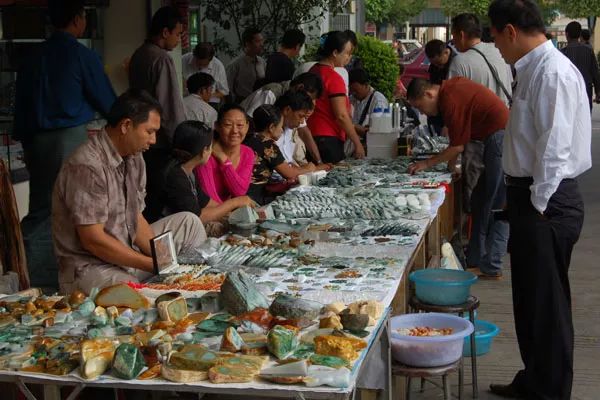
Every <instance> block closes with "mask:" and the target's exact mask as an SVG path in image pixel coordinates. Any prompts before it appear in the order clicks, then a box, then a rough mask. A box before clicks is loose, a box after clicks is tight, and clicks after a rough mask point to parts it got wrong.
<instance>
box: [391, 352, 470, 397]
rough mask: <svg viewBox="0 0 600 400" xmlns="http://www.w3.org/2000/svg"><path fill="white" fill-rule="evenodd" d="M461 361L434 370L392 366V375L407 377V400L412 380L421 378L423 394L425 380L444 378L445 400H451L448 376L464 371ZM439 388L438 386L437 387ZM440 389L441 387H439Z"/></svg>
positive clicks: (459, 390)
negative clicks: (437, 377)
mask: <svg viewBox="0 0 600 400" xmlns="http://www.w3.org/2000/svg"><path fill="white" fill-rule="evenodd" d="M461 361H462V360H459V361H456V362H455V363H453V364H449V365H444V366H442V367H433V368H420V367H409V366H407V365H402V364H397V363H394V364H392V375H394V376H404V377H406V400H410V382H411V380H412V378H420V379H421V392H423V390H424V388H425V385H424V384H425V380H426V379H428V378H433V377H436V376H441V377H442V386H443V389H444V400H450V399H451V397H452V393H451V392H450V383H449V382H448V375H450V374H451V373H452V372H455V371H457V370H458V371H459V373H460V372H461V370H462V365H461ZM436 386H437V385H436ZM438 387H439V386H438ZM462 393H463V387H462V380H459V386H458V398H459V400H462Z"/></svg>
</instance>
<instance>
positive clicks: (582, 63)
mask: <svg viewBox="0 0 600 400" xmlns="http://www.w3.org/2000/svg"><path fill="white" fill-rule="evenodd" d="M561 51H562V52H563V54H564V55H565V56H567V58H568V59H569V60H571V62H572V63H573V64H574V65H575V66H576V67H577V69H578V70H579V72H581V75H583V80H584V81H585V86H586V89H587V94H588V98H589V100H590V103H591V102H592V85H593V86H594V88H595V90H596V96H598V95H599V93H600V72H599V71H598V61H597V60H596V56H595V55H594V51H593V50H592V49H590V48H589V47H588V46H586V45H585V44H583V43H578V42H576V43H569V44H568V45H567V46H566V47H565V48H563V49H562V50H561Z"/></svg>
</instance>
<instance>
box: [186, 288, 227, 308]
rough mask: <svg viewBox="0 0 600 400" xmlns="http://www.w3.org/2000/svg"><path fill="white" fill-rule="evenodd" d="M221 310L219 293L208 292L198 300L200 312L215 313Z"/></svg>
mask: <svg viewBox="0 0 600 400" xmlns="http://www.w3.org/2000/svg"><path fill="white" fill-rule="evenodd" d="M188 301H189V300H188ZM188 305H189V303H188ZM222 308H223V307H222V306H221V302H220V297H219V292H208V293H206V294H205V295H204V296H202V297H201V298H200V310H201V311H203V312H209V313H216V312H219V311H221V309H222Z"/></svg>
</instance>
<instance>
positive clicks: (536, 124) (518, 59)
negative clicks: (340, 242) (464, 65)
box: [488, 0, 592, 400]
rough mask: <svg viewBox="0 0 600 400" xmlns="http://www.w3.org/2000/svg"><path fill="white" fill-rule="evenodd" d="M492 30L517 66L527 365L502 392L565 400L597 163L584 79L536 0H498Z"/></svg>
mask: <svg viewBox="0 0 600 400" xmlns="http://www.w3.org/2000/svg"><path fill="white" fill-rule="evenodd" d="M488 15H489V17H490V21H491V33H492V35H493V36H494V39H495V43H496V47H498V49H499V50H500V52H501V53H502V56H503V57H504V59H505V60H506V61H507V62H508V63H510V64H514V67H515V70H516V78H515V82H516V85H515V88H514V90H513V103H512V107H511V110H510V117H509V122H508V127H507V130H506V136H505V138H504V152H503V157H504V158H503V168H504V172H505V173H506V184H507V207H508V208H507V216H508V221H509V224H510V239H509V245H508V247H509V252H510V262H511V270H512V290H513V303H514V314H515V328H516V333H517V338H518V341H519V349H520V351H521V358H522V360H523V363H524V366H525V368H524V369H523V370H521V371H519V372H518V373H517V375H516V377H515V378H514V380H513V382H512V383H511V384H509V385H491V386H490V389H491V391H492V392H494V393H496V394H499V395H502V396H504V397H525V398H528V399H544V400H546V399H548V400H550V399H552V400H558V399H560V400H567V399H570V398H571V386H572V381H573V341H574V338H573V336H574V334H573V322H572V316H571V295H570V287H569V278H568V270H569V264H570V261H571V254H572V251H573V247H574V245H575V243H576V242H577V240H578V238H579V234H580V232H581V227H582V224H583V214H584V212H583V200H582V197H581V194H580V193H579V188H578V185H577V180H576V178H577V176H578V175H580V174H581V173H582V172H584V171H586V170H587V169H589V168H590V167H591V165H592V161H591V151H590V140H591V120H590V109H589V105H588V97H587V92H586V86H585V82H584V80H583V77H582V76H581V74H580V73H579V71H578V70H577V68H576V67H575V66H574V65H573V64H572V63H571V62H570V61H569V60H568V59H567V58H566V57H565V56H564V55H563V54H562V53H561V52H560V51H559V50H557V49H556V48H555V47H554V46H553V45H552V42H551V41H548V40H547V39H546V36H545V28H544V22H543V19H542V17H541V13H540V10H539V8H538V6H537V5H536V3H535V2H534V1H533V0H495V1H494V2H493V3H492V4H491V5H490V8H489V11H488Z"/></svg>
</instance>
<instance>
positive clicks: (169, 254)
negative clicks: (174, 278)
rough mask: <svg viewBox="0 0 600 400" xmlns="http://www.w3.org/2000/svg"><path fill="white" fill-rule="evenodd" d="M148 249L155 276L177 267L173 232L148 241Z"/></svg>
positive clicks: (167, 232)
mask: <svg viewBox="0 0 600 400" xmlns="http://www.w3.org/2000/svg"><path fill="white" fill-rule="evenodd" d="M150 249H151V250H152V262H153V264H154V274H155V275H159V274H161V273H163V272H166V271H167V270H170V269H172V268H173V267H176V266H178V265H179V264H178V263H177V252H176V251H175V242H174V241H173V232H171V231H166V232H164V233H161V234H160V235H158V236H156V237H154V238H152V239H150Z"/></svg>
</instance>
